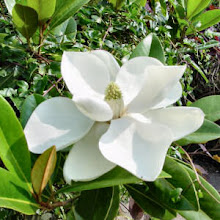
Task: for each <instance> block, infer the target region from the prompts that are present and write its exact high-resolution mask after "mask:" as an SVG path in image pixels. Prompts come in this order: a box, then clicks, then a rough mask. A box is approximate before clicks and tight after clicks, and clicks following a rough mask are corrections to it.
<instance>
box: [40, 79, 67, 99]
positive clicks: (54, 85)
mask: <svg viewBox="0 0 220 220" xmlns="http://www.w3.org/2000/svg"><path fill="white" fill-rule="evenodd" d="M62 79H63V77H60V78H59V79H58V80H57V81H56V83H54V84H53V85H52V86H51V87H50V88H49V89H48V90H47V91H45V92H44V94H43V96H45V95H46V94H47V93H48V92H50V91H51V90H52V89H53V88H54V87H56V85H57V83H59V82H60V81H61V80H62Z"/></svg>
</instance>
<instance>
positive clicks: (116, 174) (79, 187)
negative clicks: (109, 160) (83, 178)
mask: <svg viewBox="0 0 220 220" xmlns="http://www.w3.org/2000/svg"><path fill="white" fill-rule="evenodd" d="M137 182H141V180H140V179H138V178H137V177H135V176H133V175H132V174H130V173H129V172H127V171H126V170H124V169H122V168H120V167H116V168H114V169H113V170H111V171H110V172H108V173H106V174H104V175H103V176H101V177H99V178H97V179H95V180H92V181H88V182H72V184H71V186H67V187H64V188H62V189H60V190H59V191H58V193H61V192H78V191H83V190H91V189H98V188H105V187H110V186H117V185H122V184H126V183H137Z"/></svg>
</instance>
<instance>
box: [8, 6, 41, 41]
mask: <svg viewBox="0 0 220 220" xmlns="http://www.w3.org/2000/svg"><path fill="white" fill-rule="evenodd" d="M12 18H13V22H14V24H15V26H16V27H17V29H18V31H19V32H20V33H21V34H22V35H23V36H24V37H26V38H27V39H30V38H31V37H32V36H33V34H34V33H35V31H36V30H37V27H38V15H37V12H36V11H35V10H34V9H33V8H30V7H28V6H24V5H20V4H16V5H15V6H14V8H13V10H12Z"/></svg>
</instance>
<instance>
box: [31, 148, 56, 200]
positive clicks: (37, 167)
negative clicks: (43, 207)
mask: <svg viewBox="0 0 220 220" xmlns="http://www.w3.org/2000/svg"><path fill="white" fill-rule="evenodd" d="M56 160H57V155H56V147H55V146H53V147H51V148H49V149H48V150H46V151H45V152H44V153H43V154H42V155H40V156H39V157H38V158H37V160H36V162H35V164H34V167H33V169H32V172H31V180H32V184H33V188H34V191H35V192H36V193H37V195H38V196H40V195H41V193H42V192H43V190H44V188H45V187H46V185H47V183H48V181H49V179H50V177H51V175H52V174H53V171H54V169H55V166H56Z"/></svg>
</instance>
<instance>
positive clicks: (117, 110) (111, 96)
mask: <svg viewBox="0 0 220 220" xmlns="http://www.w3.org/2000/svg"><path fill="white" fill-rule="evenodd" d="M105 101H106V102H107V103H108V104H109V106H110V107H111V109H112V111H113V119H116V118H120V117H121V116H122V114H123V112H124V101H123V98H122V93H121V90H120V88H119V86H118V85H117V84H116V83H114V82H110V83H109V85H108V86H107V88H106V90H105Z"/></svg>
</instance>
